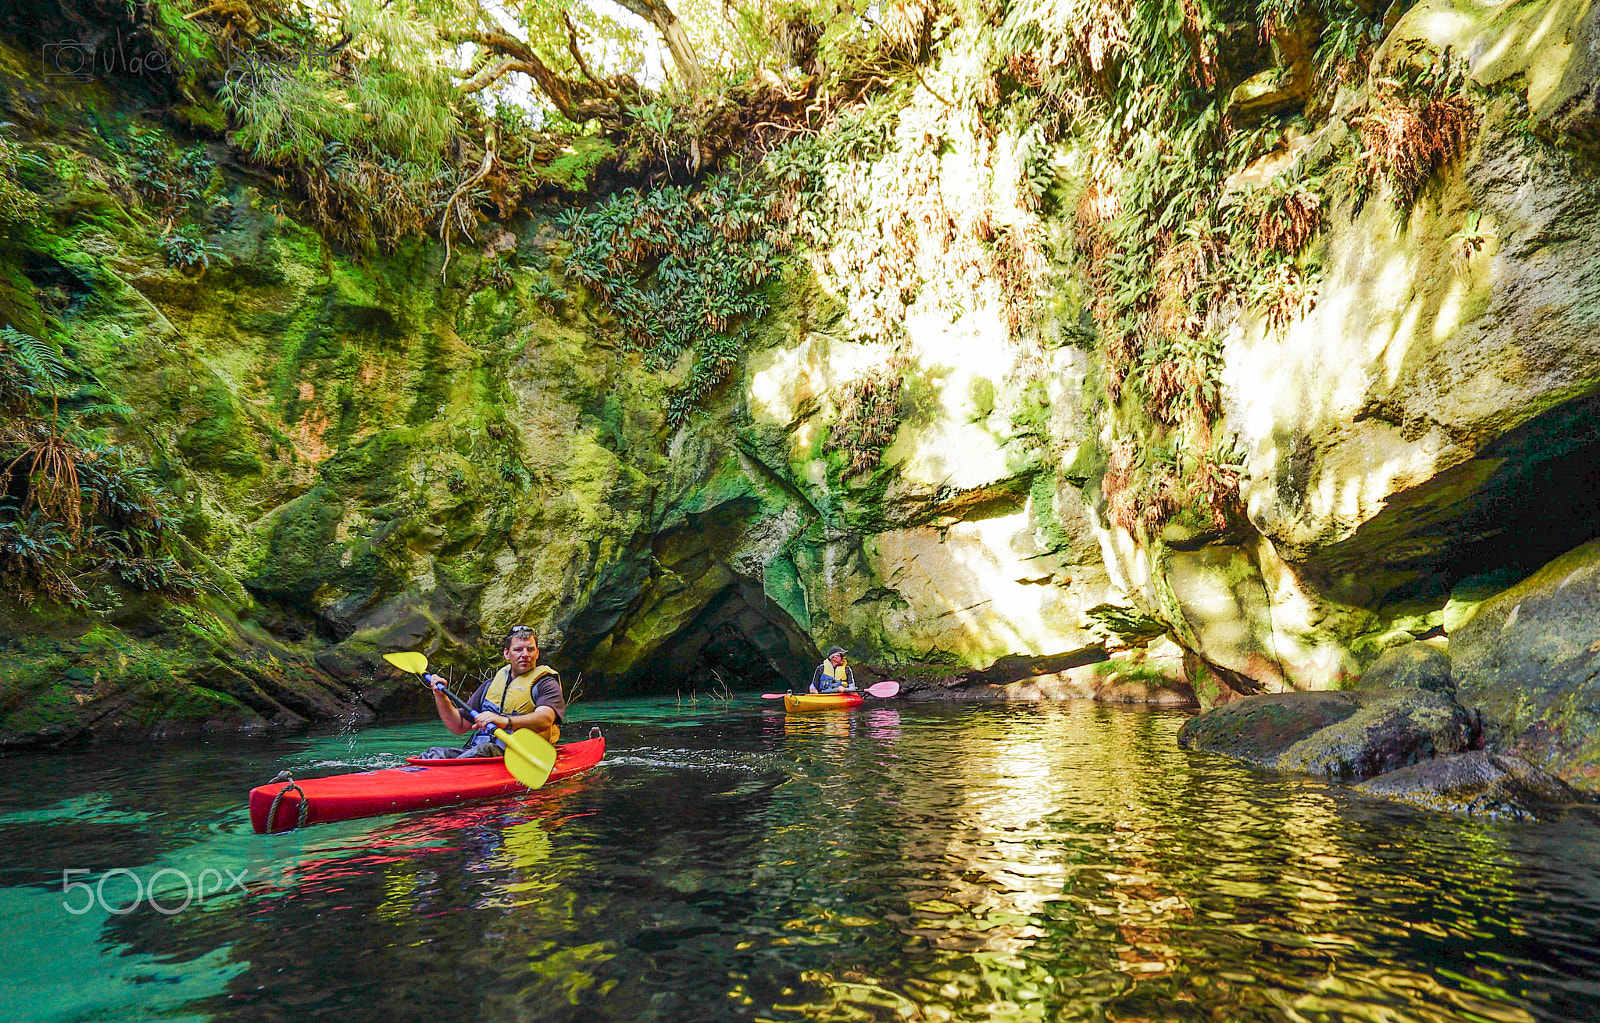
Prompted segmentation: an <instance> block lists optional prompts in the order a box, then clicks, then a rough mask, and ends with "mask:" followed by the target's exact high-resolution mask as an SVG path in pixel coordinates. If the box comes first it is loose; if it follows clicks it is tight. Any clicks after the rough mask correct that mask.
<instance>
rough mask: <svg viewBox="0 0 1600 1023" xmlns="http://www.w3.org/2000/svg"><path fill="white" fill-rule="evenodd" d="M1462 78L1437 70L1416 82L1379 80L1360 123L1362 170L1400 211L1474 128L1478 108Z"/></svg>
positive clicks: (1440, 69) (1463, 144) (1442, 67)
mask: <svg viewBox="0 0 1600 1023" xmlns="http://www.w3.org/2000/svg"><path fill="white" fill-rule="evenodd" d="M1460 74H1461V73H1460V72H1459V71H1457V72H1454V73H1452V72H1451V71H1450V69H1448V68H1447V67H1444V66H1441V67H1437V68H1431V69H1429V70H1428V71H1427V72H1425V73H1424V75H1423V76H1421V80H1420V81H1416V82H1412V83H1402V82H1398V81H1395V80H1392V79H1391V80H1388V81H1386V82H1382V83H1380V90H1379V91H1378V92H1377V94H1376V95H1375V96H1374V98H1373V104H1372V106H1371V108H1370V109H1369V110H1368V111H1367V113H1366V115H1365V116H1364V117H1363V118H1362V120H1361V142H1362V147H1363V153H1362V159H1363V163H1364V166H1365V169H1366V170H1367V172H1368V173H1369V174H1370V175H1372V176H1374V177H1377V176H1382V177H1384V178H1386V179H1387V180H1388V182H1389V185H1390V187H1391V188H1393V190H1394V197H1395V204H1396V205H1397V206H1398V207H1400V208H1401V209H1409V208H1410V207H1411V205H1412V204H1413V203H1415V202H1416V200H1417V194H1418V193H1419V192H1420V191H1421V190H1422V186H1423V185H1425V184H1426V183H1427V181H1428V179H1429V178H1431V177H1433V174H1434V172H1435V171H1437V170H1438V169H1439V168H1440V167H1441V166H1443V165H1444V163H1445V162H1446V161H1447V160H1449V159H1450V158H1452V157H1454V156H1455V155H1457V154H1458V153H1459V152H1460V151H1461V149H1462V148H1463V147H1464V146H1465V145H1466V142H1467V139H1468V138H1469V137H1470V136H1471V134H1472V132H1473V131H1474V130H1476V128H1477V126H1478V110H1477V107H1476V106H1475V105H1474V104H1473V102H1472V100H1471V99H1470V98H1469V97H1468V96H1467V95H1466V94H1465V92H1463V91H1462V85H1461V83H1460V81H1459V79H1460Z"/></svg>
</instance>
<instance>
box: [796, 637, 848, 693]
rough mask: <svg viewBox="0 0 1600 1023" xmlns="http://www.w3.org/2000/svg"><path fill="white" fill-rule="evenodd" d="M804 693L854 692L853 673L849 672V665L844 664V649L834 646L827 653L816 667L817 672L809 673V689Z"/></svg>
mask: <svg viewBox="0 0 1600 1023" xmlns="http://www.w3.org/2000/svg"><path fill="white" fill-rule="evenodd" d="M806 691H807V692H811V693H853V692H855V691H856V676H855V673H854V672H852V671H851V670H850V665H848V664H846V663H844V647H842V646H836V647H833V648H832V649H830V650H829V651H828V656H827V657H826V658H825V659H824V660H823V662H822V663H821V664H819V665H817V670H816V671H814V672H812V673H811V688H810V689H808V690H806Z"/></svg>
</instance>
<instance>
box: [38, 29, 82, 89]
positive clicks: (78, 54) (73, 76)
mask: <svg viewBox="0 0 1600 1023" xmlns="http://www.w3.org/2000/svg"><path fill="white" fill-rule="evenodd" d="M39 50H40V56H41V57H43V58H44V80H45V81H47V82H91V81H93V80H94V49H93V48H92V47H90V46H86V45H84V44H83V43H81V42H79V41H77V40H76V39H62V40H60V41H58V42H54V43H43V44H41V45H40V47H39Z"/></svg>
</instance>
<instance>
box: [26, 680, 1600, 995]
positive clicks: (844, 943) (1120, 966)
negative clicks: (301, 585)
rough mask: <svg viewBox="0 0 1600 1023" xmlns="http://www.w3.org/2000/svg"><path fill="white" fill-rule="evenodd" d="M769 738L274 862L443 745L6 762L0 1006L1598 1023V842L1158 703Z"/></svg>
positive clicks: (407, 736) (341, 740) (876, 724)
mask: <svg viewBox="0 0 1600 1023" xmlns="http://www.w3.org/2000/svg"><path fill="white" fill-rule="evenodd" d="M769 711H770V708H769V707H767V706H764V705H763V706H755V705H754V701H753V700H752V701H746V702H745V703H743V704H738V703H736V704H734V705H732V706H730V707H728V708H727V709H726V710H720V711H719V710H716V709H711V710H708V708H707V705H706V704H705V703H704V702H703V701H702V702H701V703H700V705H699V706H697V707H695V708H692V713H686V712H684V711H683V710H681V709H680V708H678V707H677V706H676V705H674V704H673V703H672V702H671V701H660V700H656V701H635V702H630V703H625V704H597V703H586V704H584V705H583V706H582V708H581V713H575V714H574V721H573V723H572V724H573V725H574V726H575V727H577V728H580V729H581V730H582V731H587V727H588V725H589V724H591V723H599V724H602V725H603V726H604V727H605V731H606V735H607V738H608V743H609V748H610V756H608V758H607V761H606V763H605V765H604V766H603V767H602V768H601V769H599V770H596V771H593V772H590V773H589V774H586V775H583V776H580V777H578V778H574V779H569V780H567V781H564V782H561V783H558V784H556V785H553V786H550V787H549V788H547V789H545V790H541V791H540V792H537V793H530V794H527V795H525V796H523V797H521V798H517V799H512V800H507V801H503V802H500V803H492V804H485V805H478V806H469V807H457V808H451V809H445V810H439V811H435V812H431V813H418V814H410V815H403V816H391V817H384V818H374V819H371V820H366V821H352V822H345V823H342V824H336V825H327V826H322V827H317V828H311V829H307V830H306V831H304V832H299V833H295V834H291V835H279V836H271V837H265V838H264V837H261V836H256V835H254V834H252V833H251V832H250V831H249V824H248V820H247V818H246V817H245V815H244V812H243V806H242V799H243V794H244V792H245V791H246V789H248V787H249V786H250V785H253V784H257V783H259V782H261V781H263V780H265V779H266V778H269V777H271V776H272V775H273V774H275V773H276V772H277V771H278V770H280V769H283V768H285V767H289V768H291V769H293V770H295V771H297V772H302V773H308V774H309V773H317V772H318V771H321V770H350V769H353V768H356V767H361V768H366V767H382V766H393V765H394V764H398V763H399V762H400V759H401V758H402V757H403V756H404V755H406V754H407V753H410V752H414V751H415V750H416V749H418V748H421V747H423V746H426V745H430V744H434V743H437V742H440V741H443V740H442V739H441V731H440V729H439V728H438V727H437V726H436V725H412V726H404V727H397V728H385V729H376V730H372V731H368V732H364V733H360V734H358V735H355V736H346V735H338V736H321V737H311V738H308V739H297V740H294V741H289V742H278V743H265V742H261V743H253V744H252V743H245V742H234V743H223V744H219V743H216V742H213V743H210V744H200V745H183V744H171V745H166V746H161V747H152V748H148V749H145V748H136V749H129V748H122V749H120V750H119V751H117V752H115V753H112V754H107V753H104V752H102V753H100V754H89V755H74V756H68V757H17V758H11V759H10V760H8V762H7V771H6V772H5V773H4V775H3V776H0V842H3V843H5V848H7V849H8V850H10V853H9V854H8V862H7V864H6V865H5V866H4V868H3V869H4V870H5V874H4V881H5V884H6V887H3V888H0V929H3V930H4V932H5V933H6V934H7V935H9V936H11V937H12V938H13V941H12V943H11V950H10V954H9V956H8V961H7V965H6V966H5V967H4V971H5V972H4V974H3V975H0V1017H3V1018H6V1019H11V1018H18V1019H28V1020H33V1019H39V1020H50V1021H56V1020H63V1021H64V1020H78V1019H82V1020H88V1019H113V1018H114V1019H141V1018H156V1017H160V1018H163V1019H165V1018H192V1019H218V1020H222V1019H226V1020H260V1021H277V1020H298V1019H307V1018H315V1017H321V1016H324V1015H325V1016H328V1017H331V1018H337V1019H340V1020H347V1021H361V1020H373V1021H380V1020H381V1021H384V1023H388V1021H395V1020H417V1021H423V1020H427V1021H430V1023H431V1021H435V1020H438V1019H440V1018H451V1017H453V1016H456V1015H459V1014H460V1013H461V1012H463V1011H470V1012H471V1013H472V1014H473V1015H474V1016H482V1017H485V1018H501V1019H508V1020H518V1019H537V1020H573V1021H577V1020H586V1021H587V1020H602V1021H603V1020H618V1021H622V1020H627V1021H633V1020H664V1021H665V1020H673V1021H675V1020H691V1019H692V1020H720V1019H727V1020H736V1019H738V1020H743V1019H749V1020H757V1019H760V1020H796V1021H798V1020H857V1019H859V1020H916V1021H922V1020H1027V1021H1032V1020H1096V1021H1102V1020H1104V1021H1109V1020H1117V1021H1139V1020H1148V1021H1157V1020H1159V1021H1169V1020H1196V1021H1199V1020H1205V1021H1212V1023H1214V1021H1229V1023H1232V1021H1257V1020H1259V1021H1295V1023H1299V1021H1335V1020H1338V1021H1344V1020H1371V1021H1374V1023H1378V1021H1382V1023H1410V1021H1419V1023H1420V1021H1428V1023H1432V1021H1445V1020H1450V1021H1459V1020H1478V1021H1527V1020H1539V1021H1543V1020H1589V1021H1592V1020H1593V1019H1595V1018H1596V1016H1595V1013H1594V1011H1593V1007H1594V1006H1595V1005H1596V1004H1597V997H1600V983H1597V981H1600V923H1597V921H1600V912H1597V910H1600V829H1596V828H1595V827H1594V826H1593V824H1592V823H1591V822H1590V821H1589V820H1588V819H1587V818H1582V819H1580V818H1577V817H1574V818H1570V819H1567V820H1563V821H1557V822H1552V823H1547V824H1538V825H1531V826H1507V825H1499V824H1493V823H1484V822H1477V821H1468V820H1462V819H1457V818H1453V817H1443V816H1438V815H1429V814H1422V813H1418V812H1416V811H1412V810H1409V809H1405V808H1401V807H1396V806H1393V805H1389V804H1384V803H1375V802H1372V801H1369V800H1366V799H1365V798H1363V797H1359V796H1357V795H1355V794H1353V793H1351V792H1349V791H1347V790H1342V789H1337V788H1331V787H1329V786H1327V785H1323V784H1320V783H1317V782H1314V781H1311V780H1309V779H1297V778H1286V777H1280V776H1272V775H1265V774H1261V773H1257V772H1254V771H1251V770H1249V769H1246V768H1244V767H1242V766H1240V765H1238V764H1234V763H1232V762H1229V761H1226V760H1223V759H1220V758H1217V757H1212V756H1208V755H1203V754H1190V753H1185V752H1183V751H1180V750H1179V749H1177V747H1176V744H1175V742H1174V735H1175V733H1176V730H1177V727H1178V725H1179V724H1181V722H1182V720H1183V718H1182V716H1181V715H1178V714H1173V713H1170V712H1148V711H1140V710H1122V709H1116V708H1105V707H1095V706H1092V705H1080V704H1069V705H1064V706H1045V707H1039V706H1032V707H1026V708H1011V709H1006V708H984V707H966V708H957V709H949V708H937V707H909V706H907V707H892V706H879V707H872V708H865V709H863V710H862V711H860V712H857V713H853V714H825V715H808V716H796V717H794V718H789V717H786V716H785V715H783V714H775V713H770V712H769ZM569 730H570V729H569ZM113 867H122V868H126V869H127V870H130V871H132V872H133V873H134V874H135V875H137V876H139V877H141V878H144V879H149V878H150V877H151V876H153V875H154V874H155V873H156V872H158V871H162V870H168V871H169V872H168V874H167V875H166V878H167V884H168V886H169V887H168V888H167V889H166V890H168V891H170V890H171V889H170V883H171V880H172V878H173V877H174V876H175V875H174V874H173V873H171V872H172V871H177V872H179V873H195V872H198V871H200V870H204V869H206V868H208V867H209V868H214V869H221V868H224V867H227V868H231V869H233V870H235V871H243V872H244V874H245V875H246V876H247V877H248V885H247V886H246V887H245V888H244V889H242V890H238V891H232V892H229V893H226V895H223V896H218V897H214V898H210V899H207V900H205V901H204V903H201V904H197V905H196V906H195V907H194V908H193V909H192V910H190V911H185V912H182V913H178V914H175V915H172V916H165V915H162V914H159V913H155V912H152V911H150V910H149V909H148V908H144V907H140V908H136V909H135V910H134V911H131V912H129V913H127V914H122V915H119V914H115V913H104V912H100V911H98V910H96V912H95V913H93V914H88V915H83V916H71V917H68V916H67V915H66V914H65V913H64V911H63V910H62V908H61V897H62V896H61V890H60V884H61V875H60V872H61V870H62V869H65V868H87V869H89V870H90V871H91V873H90V874H88V875H86V876H87V877H88V878H89V879H90V880H91V881H94V880H96V879H97V878H98V877H102V876H105V872H106V871H107V870H110V869H111V868H113ZM41 935H43V936H45V937H44V938H41V937H40V936H41ZM468 992H470V994H468ZM19 1007H20V1008H19Z"/></svg>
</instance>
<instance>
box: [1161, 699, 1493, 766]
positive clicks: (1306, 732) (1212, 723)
mask: <svg viewBox="0 0 1600 1023" xmlns="http://www.w3.org/2000/svg"><path fill="white" fill-rule="evenodd" d="M1477 737H1478V729H1477V722H1476V720H1475V719H1474V718H1473V716H1472V715H1471V714H1469V713H1468V712H1467V711H1466V710H1464V709H1463V708H1462V707H1460V706H1459V705H1458V704H1456V702H1455V701H1454V700H1452V699H1450V697H1449V696H1448V695H1446V694H1444V693H1439V692H1434V691H1430V690H1426V689H1418V688H1414V687H1409V686H1408V687H1401V688H1395V689H1379V690H1375V691H1354V692H1312V693H1276V694H1272V695H1267V696H1252V697H1248V698H1246V699H1243V700H1235V701H1234V702H1232V703H1227V704H1224V705H1222V706H1220V707H1218V708H1216V709H1214V710H1212V711H1209V712H1207V713H1205V714H1202V715H1200V716H1199V717H1196V718H1193V719H1191V720H1190V721H1188V722H1187V723H1185V725H1184V726H1183V728H1182V729H1181V730H1180V731H1179V732H1178V744H1179V745H1180V746H1183V747H1184V748H1185V749H1198V750H1208V751H1211V752H1215V753H1225V754H1227V755H1228V756H1233V757H1238V758H1240V759H1241V760H1248V761H1250V762H1251V763H1253V764H1257V765H1260V766H1262V767H1271V768H1275V769H1277V770H1280V771H1301V772H1305V773H1308V774H1321V775H1325V776H1327V777H1329V778H1332V779H1335V780H1338V781H1359V780H1361V779H1364V778H1370V777H1373V776H1374V775H1378V774H1383V773H1385V772H1388V771H1393V770H1395V769H1396V768H1400V767H1404V766H1406V765H1409V764H1414V763H1416V762H1417V761H1419V760H1426V759H1428V758H1430V757H1433V756H1437V755H1439V754H1443V753H1458V752H1461V751H1462V750H1466V749H1469V748H1471V746H1472V745H1473V744H1474V743H1475V742H1476V740H1477Z"/></svg>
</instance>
